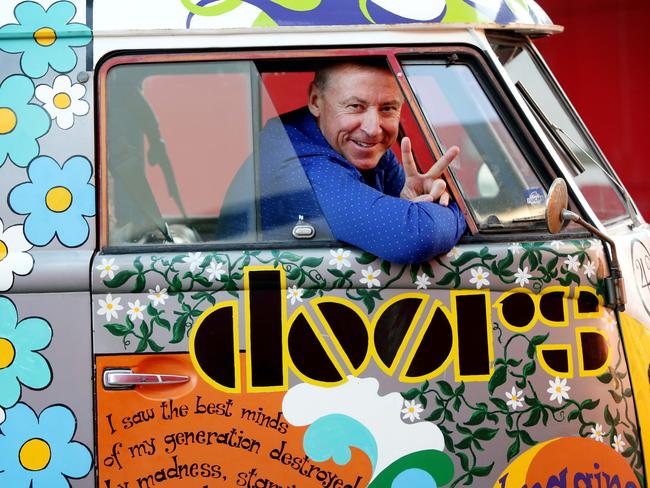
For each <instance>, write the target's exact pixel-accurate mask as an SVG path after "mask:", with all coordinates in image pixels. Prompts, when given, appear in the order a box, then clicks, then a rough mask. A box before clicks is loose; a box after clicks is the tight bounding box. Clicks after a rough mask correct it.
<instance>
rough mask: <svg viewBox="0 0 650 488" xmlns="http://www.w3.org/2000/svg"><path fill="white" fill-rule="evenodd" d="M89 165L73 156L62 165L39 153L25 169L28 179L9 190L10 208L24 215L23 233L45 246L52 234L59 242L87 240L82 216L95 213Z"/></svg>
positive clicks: (76, 243)
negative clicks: (25, 216)
mask: <svg viewBox="0 0 650 488" xmlns="http://www.w3.org/2000/svg"><path fill="white" fill-rule="evenodd" d="M92 172H93V169H92V166H91V165H90V161H88V160H87V159H86V158H84V157H83V156H73V157H71V158H70V159H68V160H67V161H66V162H65V163H64V164H63V167H61V166H59V163H57V162H56V161H55V160H54V159H52V158H50V157H49V156H39V157H38V158H36V159H34V160H33V161H32V162H31V163H30V165H29V168H28V169H27V174H28V176H29V180H30V181H28V182H27V183H22V184H20V185H18V186H16V187H15V188H14V189H13V190H11V193H10V194H9V205H10V206H11V209H12V210H13V211H14V212H16V213H19V214H22V215H25V214H26V215H27V218H26V219H25V236H26V237H27V240H29V242H31V243H32V244H34V245H35V246H45V245H46V244H47V243H49V242H50V241H51V240H52V239H53V238H54V236H55V235H56V237H57V238H58V239H59V241H60V242H61V244H63V245H64V246H68V247H77V246H80V245H81V244H83V243H84V242H86V239H88V235H89V232H90V227H89V225H88V222H87V221H86V219H85V217H92V216H94V215H95V188H94V187H93V186H92V185H91V184H90V183H89V182H90V179H91V177H92Z"/></svg>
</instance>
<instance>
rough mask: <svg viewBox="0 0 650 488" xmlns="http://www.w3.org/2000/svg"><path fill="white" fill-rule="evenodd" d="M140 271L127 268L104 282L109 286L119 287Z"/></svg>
mask: <svg viewBox="0 0 650 488" xmlns="http://www.w3.org/2000/svg"><path fill="white" fill-rule="evenodd" d="M137 274H138V273H137V272H135V271H129V270H128V269H125V270H123V271H119V272H118V273H117V274H116V275H115V276H114V277H113V279H111V280H104V284H105V285H106V286H108V287H109V288H117V287H118V286H122V285H123V284H124V283H126V282H127V281H129V279H130V278H131V277H133V276H135V275H137Z"/></svg>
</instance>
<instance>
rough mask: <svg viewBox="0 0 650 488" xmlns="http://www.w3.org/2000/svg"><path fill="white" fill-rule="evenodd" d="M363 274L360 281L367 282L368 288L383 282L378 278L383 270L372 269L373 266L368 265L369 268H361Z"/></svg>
mask: <svg viewBox="0 0 650 488" xmlns="http://www.w3.org/2000/svg"><path fill="white" fill-rule="evenodd" d="M361 274H362V275H363V278H361V279H360V280H359V282H360V283H365V284H367V285H368V288H372V287H373V286H381V283H380V282H379V280H378V279H377V277H378V276H379V275H380V274H381V270H379V269H378V270H374V269H372V266H368V269H362V270H361Z"/></svg>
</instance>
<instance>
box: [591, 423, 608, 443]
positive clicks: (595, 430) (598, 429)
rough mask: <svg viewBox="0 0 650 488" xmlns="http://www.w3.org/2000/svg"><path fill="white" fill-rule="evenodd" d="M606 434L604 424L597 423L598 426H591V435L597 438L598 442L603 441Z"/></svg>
mask: <svg viewBox="0 0 650 488" xmlns="http://www.w3.org/2000/svg"><path fill="white" fill-rule="evenodd" d="M604 435H605V433H604V432H603V426H602V425H600V424H599V423H596V426H595V427H592V428H591V435H590V436H589V437H591V438H592V439H595V440H597V441H598V442H603V436H604Z"/></svg>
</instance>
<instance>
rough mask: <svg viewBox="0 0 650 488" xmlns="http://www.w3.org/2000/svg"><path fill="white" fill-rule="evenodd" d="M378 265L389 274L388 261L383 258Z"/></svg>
mask: <svg viewBox="0 0 650 488" xmlns="http://www.w3.org/2000/svg"><path fill="white" fill-rule="evenodd" d="M379 267H380V268H381V270H382V271H383V272H384V273H386V274H387V275H389V274H390V261H386V260H385V259H382V261H381V265H380V266H379Z"/></svg>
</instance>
